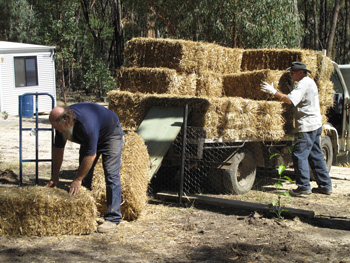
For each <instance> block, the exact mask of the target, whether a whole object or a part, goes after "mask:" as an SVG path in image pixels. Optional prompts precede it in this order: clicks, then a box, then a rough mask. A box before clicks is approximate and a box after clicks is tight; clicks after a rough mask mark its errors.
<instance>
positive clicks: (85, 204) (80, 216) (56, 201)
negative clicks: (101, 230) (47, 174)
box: [0, 186, 97, 236]
mask: <svg viewBox="0 0 350 263" xmlns="http://www.w3.org/2000/svg"><path fill="white" fill-rule="evenodd" d="M0 203H1V206H0V235H28V236H58V235H83V234H90V233H92V232H94V231H95V230H96V225H97V223H96V220H97V210H96V204H95V201H94V199H93V197H92V195H91V193H90V191H88V190H86V188H84V187H81V190H80V191H79V194H78V195H77V196H70V195H69V194H68V193H67V191H65V190H62V189H58V188H45V187H40V186H26V187H14V188H4V189H1V190H0Z"/></svg>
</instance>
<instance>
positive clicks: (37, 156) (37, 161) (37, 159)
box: [18, 92, 55, 185]
mask: <svg viewBox="0 0 350 263" xmlns="http://www.w3.org/2000/svg"><path fill="white" fill-rule="evenodd" d="M26 96H34V97H35V106H36V107H35V118H36V121H35V128H23V126H22V120H23V103H24V98H25V97H26ZM40 96H49V97H50V98H51V100H52V109H53V108H54V107H55V99H54V97H53V96H52V95H51V94H49V93H38V92H36V93H24V94H23V95H21V96H19V97H18V100H19V103H18V105H19V111H18V112H19V185H22V179H23V169H22V165H23V163H24V162H35V184H36V185H38V184H39V162H50V163H51V174H52V169H53V167H52V147H51V159H39V131H50V132H51V142H52V143H53V140H54V128H53V127H51V128H39V107H38V100H39V97H40ZM23 131H33V132H34V135H35V159H23V155H22V153H23V149H22V146H23Z"/></svg>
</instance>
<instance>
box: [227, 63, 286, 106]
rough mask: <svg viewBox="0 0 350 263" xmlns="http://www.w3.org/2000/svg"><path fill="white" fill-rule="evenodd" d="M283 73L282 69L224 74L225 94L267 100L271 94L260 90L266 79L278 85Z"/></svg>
mask: <svg viewBox="0 0 350 263" xmlns="http://www.w3.org/2000/svg"><path fill="white" fill-rule="evenodd" d="M282 74H283V71H280V70H269V69H263V70H254V71H247V72H241V73H235V74H225V75H223V88H224V94H225V95H226V96H229V97H241V98H246V99H252V100H266V99H268V98H270V97H271V96H269V95H267V94H266V93H265V92H262V91H261V90H260V87H261V85H262V83H263V82H264V81H266V82H268V83H274V86H275V87H277V86H278V83H279V80H280V78H281V76H282Z"/></svg>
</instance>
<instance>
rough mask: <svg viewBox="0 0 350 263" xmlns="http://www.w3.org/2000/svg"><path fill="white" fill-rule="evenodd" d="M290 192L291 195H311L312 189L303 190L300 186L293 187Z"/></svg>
mask: <svg viewBox="0 0 350 263" xmlns="http://www.w3.org/2000/svg"><path fill="white" fill-rule="evenodd" d="M289 194H290V195H291V196H302V195H310V194H311V189H308V190H302V189H300V188H297V189H291V190H289Z"/></svg>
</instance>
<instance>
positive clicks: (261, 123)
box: [108, 91, 284, 140]
mask: <svg viewBox="0 0 350 263" xmlns="http://www.w3.org/2000/svg"><path fill="white" fill-rule="evenodd" d="M108 95H109V98H110V104H109V107H110V109H111V110H112V111H114V112H116V113H117V114H118V116H119V120H120V121H121V123H122V125H123V127H125V128H126V129H134V130H136V129H137V127H138V126H139V125H140V124H141V122H142V120H143V118H144V116H145V114H146V113H147V112H148V111H149V110H150V109H151V107H152V106H163V107H184V106H185V105H186V104H188V105H189V109H190V112H191V114H190V117H189V120H188V124H189V126H194V127H203V128H204V129H205V130H206V131H207V134H206V137H207V138H217V137H220V136H222V137H223V138H224V139H226V140H237V139H257V138H259V139H270V140H272V139H280V138H282V137H283V136H284V131H283V125H284V120H283V118H282V117H281V114H282V111H283V108H282V103H281V102H277V101H254V100H248V99H243V98H239V97H227V98H217V97H212V98H209V97H207V98H204V97H202V98H193V97H189V96H176V97H175V96H173V95H168V94H154V95H150V94H144V93H131V92H125V91H111V92H109V94H108ZM121 103H124V104H121ZM120 105H123V107H121V106H120ZM124 109H128V110H127V113H125V111H124ZM223 130H224V131H225V130H227V131H226V132H223ZM224 135H225V136H224Z"/></svg>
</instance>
